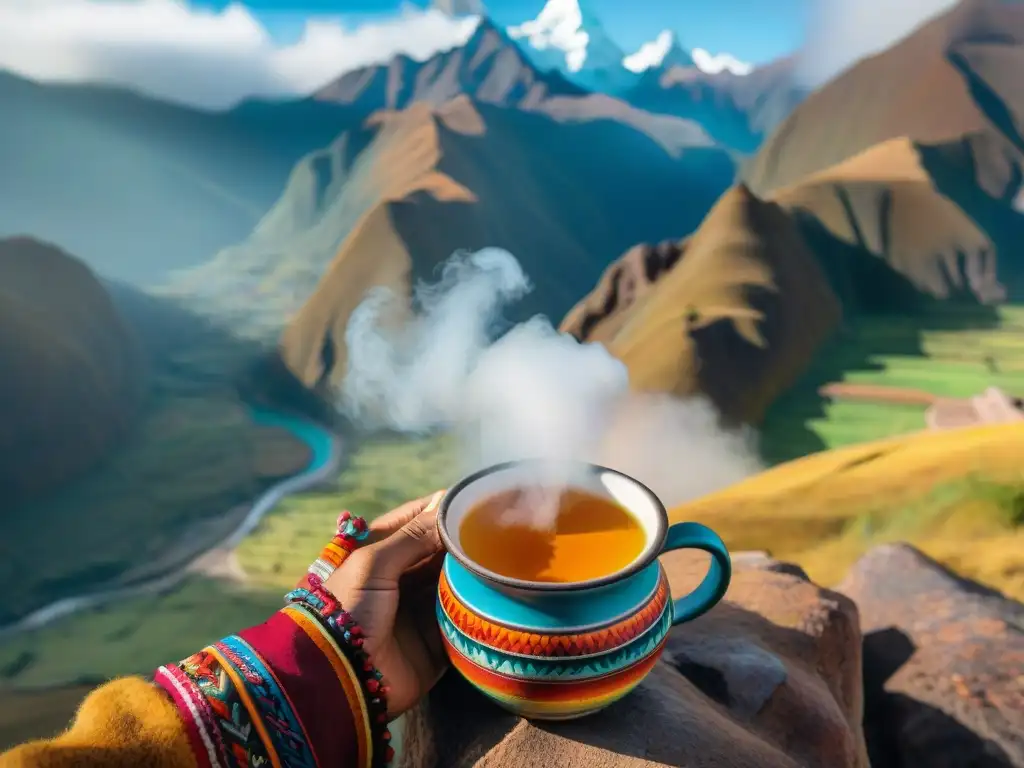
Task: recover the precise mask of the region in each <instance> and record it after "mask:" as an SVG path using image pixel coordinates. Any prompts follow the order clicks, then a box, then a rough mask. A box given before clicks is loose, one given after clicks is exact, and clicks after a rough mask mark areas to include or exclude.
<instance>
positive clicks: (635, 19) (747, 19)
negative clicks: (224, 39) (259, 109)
mask: <svg viewBox="0 0 1024 768" xmlns="http://www.w3.org/2000/svg"><path fill="white" fill-rule="evenodd" d="M892 1H893V2H899V0H892ZM227 2H228V0H196V3H195V4H197V5H206V6H212V7H223V6H224V5H225V4H226V3H227ZM585 2H587V3H588V5H589V7H590V9H591V10H593V12H594V13H595V14H596V15H597V16H598V17H599V18H600V19H601V21H602V23H603V24H604V26H605V29H606V31H607V32H608V33H609V34H610V35H611V37H612V38H613V39H614V40H615V41H616V42H617V43H619V45H620V46H621V47H622V48H623V49H624V50H625V51H626V52H627V53H630V52H632V51H633V50H635V49H636V48H638V47H639V46H640V44H641V43H644V42H646V41H648V40H651V39H652V38H654V37H655V35H657V33H658V32H660V31H661V30H662V29H671V30H673V31H675V32H676V33H677V34H678V35H679V38H680V40H681V41H682V42H683V44H684V45H685V46H686V47H688V48H705V49H707V50H709V51H710V52H711V53H721V52H728V53H731V54H733V55H734V56H736V57H737V58H739V59H742V60H744V61H749V62H752V63H755V64H756V63H762V62H765V61H770V60H771V59H774V58H776V57H778V56H781V55H784V54H786V53H789V52H790V51H792V50H793V49H795V48H796V47H797V46H798V45H799V44H800V42H801V39H802V35H803V30H804V27H805V17H806V14H807V12H808V4H809V2H810V0H585ZM485 3H486V6H487V8H488V10H489V12H490V14H491V16H492V17H493V18H494V20H495V21H496V22H498V23H500V24H503V25H507V24H517V23H520V22H522V21H525V20H527V19H531V18H533V17H534V16H536V15H537V13H538V11H540V9H541V8H542V7H543V5H544V0H490V1H489V2H487V1H486V0H485ZM410 4H417V5H424V4H425V3H424V2H423V0H420V1H419V2H417V3H410ZM246 5H247V6H248V7H249V8H250V9H252V10H253V11H254V12H255V13H257V14H258V15H259V16H260V17H261V19H262V20H263V21H264V23H265V24H266V25H267V26H268V28H269V29H271V30H272V31H273V32H274V34H275V36H278V37H279V38H280V39H282V40H289V39H291V38H293V37H294V36H296V35H298V34H299V32H300V31H301V29H302V23H303V21H304V20H305V19H306V18H308V17H310V16H317V15H330V16H335V17H336V16H339V15H341V16H343V17H349V18H351V19H352V21H353V22H354V21H358V20H364V19H369V18H374V17H378V18H379V17H380V16H384V15H390V14H393V13H395V12H396V11H397V10H398V9H399V7H400V5H401V0H246Z"/></svg>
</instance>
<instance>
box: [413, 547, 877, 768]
mask: <svg viewBox="0 0 1024 768" xmlns="http://www.w3.org/2000/svg"><path fill="white" fill-rule="evenodd" d="M663 562H664V563H665V566H666V569H667V570H668V573H669V579H670V581H671V582H672V586H673V592H675V593H677V594H681V593H682V592H683V591H685V590H688V589H691V588H692V587H693V586H694V584H695V583H696V581H697V579H698V578H699V576H700V575H701V574H703V571H704V569H705V567H706V563H705V561H704V560H703V559H701V558H700V557H696V556H691V555H689V554H683V553H672V554H669V555H666V556H665V557H664V558H663ZM780 570H790V569H786V568H784V567H782V566H781V564H778V563H775V562H774V561H772V560H771V559H770V558H767V557H763V556H753V557H749V558H744V557H738V558H737V559H736V573H735V575H734V580H733V583H732V586H731V587H730V589H729V593H728V595H727V596H726V600H725V602H723V603H722V604H720V605H719V606H717V607H716V608H715V609H714V610H712V611H711V612H710V613H708V614H706V615H705V616H703V617H701V618H699V619H697V620H696V621H694V622H691V623H689V624H686V625H684V626H682V627H679V628H677V629H675V630H674V631H673V633H672V635H671V637H670V639H669V643H668V647H667V650H666V652H665V654H664V656H663V658H662V660H661V661H660V662H659V663H658V664H657V666H656V668H655V670H654V671H653V672H652V673H651V675H650V676H649V677H648V678H647V680H645V681H644V682H643V683H642V684H641V686H640V687H639V688H638V689H637V690H636V691H635V692H633V693H632V694H630V695H629V696H628V697H627V698H626V699H624V700H623V701H621V702H619V703H617V704H615V705H613V706H612V707H610V708H609V709H607V710H605V711H604V712H602V713H599V714H597V715H593V716H591V717H587V718H583V719H581V720H578V721H573V722H568V723H558V724H543V723H530V722H527V721H525V720H521V719H519V718H517V717H514V716H512V715H509V714H506V713H504V712H503V711H501V710H499V709H497V708H495V707H493V706H492V705H490V704H489V703H487V702H486V701H485V700H484V699H483V698H482V697H481V696H479V695H477V694H476V693H475V692H474V691H472V690H470V689H468V687H467V686H466V685H465V684H464V683H463V682H462V680H461V679H459V678H458V677H457V676H456V675H454V674H450V675H448V677H447V678H446V679H445V680H444V681H442V683H441V685H440V686H439V687H438V689H437V690H436V691H435V693H434V694H433V695H432V697H431V699H430V701H429V703H427V704H425V705H423V706H421V707H420V708H419V709H418V710H416V711H415V712H414V713H412V715H410V716H409V717H408V718H407V722H406V723H405V729H404V747H403V749H402V756H403V757H402V760H401V761H400V764H401V765H402V766H403V768H420V767H421V766H435V765H439V766H452V768H462V767H463V766H495V767H496V766H510V767H511V766H516V767H517V768H519V767H520V766H521V767H522V768H534V767H536V768H541V767H543V768H560V767H561V766H582V765H586V766H593V767H594V768H612V767H613V766H614V767H616V768H618V767H620V766H622V767H625V766H637V767H638V768H639V766H645V767H649V766H679V767H680V768H682V767H686V768H697V767H698V766H700V767H701V768H797V767H798V766H805V767H806V768H867V766H868V761H867V753H866V750H865V745H864V740H863V737H862V733H861V725H860V723H861V706H862V702H861V682H860V681H861V659H860V632H859V629H858V619H857V611H856V609H855V608H854V606H853V604H852V603H851V602H850V601H849V600H848V599H846V598H845V597H843V596H841V595H838V594H835V593H833V592H829V591H827V590H823V589H820V588H818V587H816V586H814V585H813V584H811V583H810V582H808V581H807V580H806V579H804V578H802V577H801V576H800V575H799V574H798V572H796V573H793V572H790V573H785V572H780Z"/></svg>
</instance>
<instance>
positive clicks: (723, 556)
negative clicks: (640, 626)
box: [661, 523, 732, 626]
mask: <svg viewBox="0 0 1024 768" xmlns="http://www.w3.org/2000/svg"><path fill="white" fill-rule="evenodd" d="M674 549H700V550H703V551H704V552H707V553H709V554H710V555H711V567H710V568H709V569H708V572H707V575H706V576H705V577H704V580H703V581H702V582H701V583H700V584H699V585H698V586H697V588H696V589H695V590H693V592H691V593H690V594H688V595H686V596H685V597H681V598H679V599H678V600H674V601H673V602H672V626H675V625H677V624H682V623H683V622H684V621H690V620H691V619H695V618H697V617H698V616H700V615H701V614H702V613H706V612H707V611H709V610H711V608H713V607H714V606H715V605H716V604H717V603H718V601H719V600H721V599H722V597H723V596H724V595H725V591H726V590H727V589H728V588H729V581H730V580H731V579H732V560H730V559H729V550H728V549H727V548H726V546H725V542H724V541H722V539H721V537H720V536H719V535H718V534H717V533H715V532H714V531H712V530H711V529H710V528H708V527H707V526H706V525H701V524H700V523H676V524H675V525H672V526H669V529H668V535H667V536H666V537H665V546H664V547H662V548H661V553H662V554H664V553H666V552H671V551H672V550H674Z"/></svg>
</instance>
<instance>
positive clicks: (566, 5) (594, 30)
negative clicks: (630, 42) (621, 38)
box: [506, 0, 624, 73]
mask: <svg viewBox="0 0 1024 768" xmlns="http://www.w3.org/2000/svg"><path fill="white" fill-rule="evenodd" d="M506 31H507V32H508V34H509V36H510V37H511V38H512V39H514V40H524V41H525V42H526V43H528V44H529V46H530V47H531V48H532V49H533V51H534V52H536V53H537V54H538V57H537V58H538V60H539V61H538V63H539V64H541V65H542V66H543V65H544V64H548V63H554V62H556V61H557V62H558V63H559V64H561V66H560V67H559V68H560V69H564V70H565V71H567V72H569V73H579V72H585V71H587V70H607V69H612V70H614V69H615V68H616V67H618V66H620V65H621V62H622V59H623V57H624V53H623V51H622V49H621V48H619V46H617V45H616V44H615V43H614V41H612V39H611V38H610V37H608V34H607V33H606V32H605V31H604V28H603V27H602V26H601V22H600V21H599V20H598V19H597V17H595V16H594V15H593V14H592V13H590V12H589V10H588V9H587V8H586V6H585V5H581V0H548V2H547V4H546V5H545V6H544V7H543V8H542V9H541V12H540V13H539V14H538V15H537V18H535V19H533V20H532V21H525V22H523V23H522V24H518V25H516V26H512V27H509V28H508V29H507V30H506ZM559 60H561V61H559Z"/></svg>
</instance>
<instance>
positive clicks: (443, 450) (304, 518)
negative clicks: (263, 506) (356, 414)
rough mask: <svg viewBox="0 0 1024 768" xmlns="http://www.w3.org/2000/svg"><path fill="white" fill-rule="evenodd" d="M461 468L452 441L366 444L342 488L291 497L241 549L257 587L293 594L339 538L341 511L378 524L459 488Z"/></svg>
mask: <svg viewBox="0 0 1024 768" xmlns="http://www.w3.org/2000/svg"><path fill="white" fill-rule="evenodd" d="M456 464H457V462H456V455H455V444H454V441H453V440H452V439H450V438H448V437H426V438H421V439H412V440H410V439H409V438H387V439H378V440H373V441H369V442H366V443H364V444H362V445H361V446H360V447H359V449H358V450H357V451H356V452H355V453H354V454H352V455H351V456H350V457H349V464H348V466H347V467H346V468H345V469H344V470H343V472H342V473H341V477H340V479H339V481H338V484H337V487H336V488H333V489H330V490H328V491H324V492H320V493H309V494H302V495H300V496H294V497H291V498H289V499H286V500H285V501H284V502H282V503H281V504H280V505H279V506H278V507H277V509H275V510H274V511H273V512H271V513H270V514H268V515H267V516H266V517H265V518H264V519H263V521H262V522H261V523H260V525H259V527H258V528H257V529H256V530H255V531H253V533H252V535H250V536H249V537H248V538H247V539H246V540H245V541H243V542H242V544H241V546H240V547H239V548H238V559H239V562H240V564H241V565H242V567H243V568H244V569H245V572H246V573H247V574H249V575H250V577H251V578H252V579H253V582H254V583H256V584H260V585H266V586H275V587H279V588H287V587H288V586H289V585H291V584H294V583H295V580H296V579H297V577H298V576H299V575H301V574H302V573H304V572H305V570H306V568H307V567H308V566H309V564H310V563H311V562H312V561H313V560H314V559H315V558H316V556H317V555H318V554H319V552H320V549H321V548H322V547H323V545H324V543H325V542H326V541H327V540H328V539H329V538H330V537H331V535H332V534H333V533H334V528H335V525H336V521H337V517H338V513H339V512H340V511H341V510H343V509H347V510H349V511H351V512H352V513H353V514H356V515H361V516H363V517H365V518H366V519H368V520H373V519H374V518H376V517H378V516H379V515H381V514H383V513H384V512H387V511H389V510H391V509H394V508H395V507H397V506H399V505H400V504H402V503H404V502H406V501H409V500H410V499H415V498H419V497H420V496H425V495H427V494H429V493H431V492H432V491H436V490H439V489H441V488H444V487H445V486H447V485H448V484H450V483H451V482H453V481H454V480H455V479H457V470H456Z"/></svg>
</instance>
